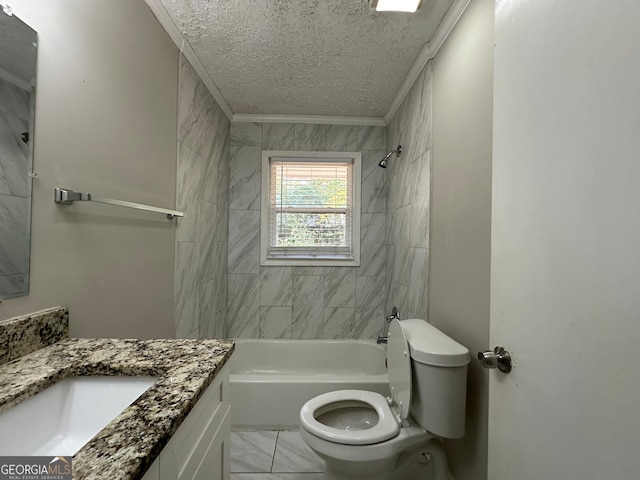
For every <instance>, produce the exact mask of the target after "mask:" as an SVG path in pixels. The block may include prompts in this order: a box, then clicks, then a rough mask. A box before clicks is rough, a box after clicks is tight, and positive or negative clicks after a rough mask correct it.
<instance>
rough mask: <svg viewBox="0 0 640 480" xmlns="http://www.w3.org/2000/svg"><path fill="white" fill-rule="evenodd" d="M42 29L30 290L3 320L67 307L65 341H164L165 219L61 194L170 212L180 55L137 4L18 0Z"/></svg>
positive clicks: (4, 310) (167, 303)
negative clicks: (56, 198) (71, 200)
mask: <svg viewBox="0 0 640 480" xmlns="http://www.w3.org/2000/svg"><path fill="white" fill-rule="evenodd" d="M11 6H12V7H13V10H14V13H15V14H16V15H17V16H18V17H20V18H21V19H22V20H24V21H25V22H26V23H28V24H29V25H31V26H32V27H33V28H34V29H35V30H37V31H38V33H39V39H40V40H39V51H38V86H37V88H38V91H37V100H36V126H35V138H34V148H35V152H34V154H35V163H34V168H35V171H36V172H37V173H38V174H39V176H38V178H37V179H36V180H35V181H34V184H33V229H32V247H31V252H32V263H31V291H30V294H29V295H28V296H26V297H21V298H16V299H12V300H7V301H5V302H3V303H2V304H1V305H0V319H6V318H11V317H13V316H15V315H20V314H25V313H30V312H33V311H36V310H40V309H43V308H47V307H51V306H53V305H65V306H68V307H69V308H70V311H71V315H72V317H71V318H72V321H71V335H72V336H82V337H139V338H149V337H172V336H173V333H174V328H173V313H174V303H173V288H174V255H173V251H174V244H175V231H174V228H175V227H174V223H173V222H170V221H168V220H167V219H166V218H165V217H164V216H162V215H157V214H151V213H144V212H139V211H134V210H128V209H122V208H118V207H113V206H108V205H99V204H76V205H74V206H72V207H62V206H59V205H55V204H54V203H53V200H52V197H53V189H54V187H56V186H64V187H68V188H72V189H75V190H78V191H88V192H93V193H95V194H101V195H104V196H109V197H115V198H121V199H124V200H130V201H134V202H140V203H147V204H152V205H154V204H155V205H158V206H164V207H167V208H170V207H173V206H174V198H175V184H176V168H175V167H176V119H177V94H176V92H177V91H178V82H177V80H178V52H177V50H176V48H175V46H174V45H173V43H172V42H171V41H170V39H169V38H168V37H167V35H166V34H165V32H164V31H163V29H162V28H161V27H160V25H159V24H158V22H157V21H156V20H155V18H154V17H153V15H152V14H151V12H150V11H149V9H148V7H147V6H146V5H145V4H144V3H143V2H131V1H129V0H114V1H110V2H84V1H80V0H57V1H55V2H41V1H39V0H15V1H12V2H11Z"/></svg>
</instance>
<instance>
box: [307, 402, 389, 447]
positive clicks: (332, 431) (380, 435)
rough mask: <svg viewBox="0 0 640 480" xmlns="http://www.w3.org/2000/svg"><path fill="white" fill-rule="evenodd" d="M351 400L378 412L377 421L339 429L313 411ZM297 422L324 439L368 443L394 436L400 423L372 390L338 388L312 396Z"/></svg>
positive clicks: (336, 441) (343, 442)
mask: <svg viewBox="0 0 640 480" xmlns="http://www.w3.org/2000/svg"><path fill="white" fill-rule="evenodd" d="M349 401H355V402H361V403H364V404H366V405H368V406H370V407H371V408H372V409H373V410H374V411H375V413H376V414H377V416H378V422H377V423H376V424H375V425H374V426H373V427H371V428H367V429H364V430H343V429H339V428H334V427H331V426H329V425H325V424H324V423H322V422H319V421H318V420H317V419H316V416H315V415H316V412H318V411H319V410H321V409H325V408H326V409H327V411H331V404H335V408H336V409H340V408H342V406H341V405H340V404H344V403H345V402H349ZM300 424H301V426H302V428H304V429H305V430H306V431H308V432H309V433H311V434H312V435H315V436H316V437H319V438H322V439H324V440H326V441H329V442H333V443H338V444H342V445H372V444H375V443H380V442H384V441H386V440H389V439H390V438H393V437H396V436H397V435H398V433H399V432H400V425H399V424H398V420H397V417H396V413H394V412H393V410H392V409H391V407H389V404H388V403H387V399H386V398H385V397H383V396H382V395H380V394H379V393H376V392H369V391H366V390H338V391H334V392H328V393H324V394H322V395H318V396H317V397H315V398H312V399H311V400H309V401H308V402H307V403H305V404H304V405H303V407H302V409H301V410H300Z"/></svg>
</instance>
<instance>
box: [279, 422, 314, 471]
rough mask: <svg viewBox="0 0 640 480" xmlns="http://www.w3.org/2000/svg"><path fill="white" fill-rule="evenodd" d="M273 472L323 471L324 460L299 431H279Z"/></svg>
mask: <svg viewBox="0 0 640 480" xmlns="http://www.w3.org/2000/svg"><path fill="white" fill-rule="evenodd" d="M272 471H273V472H308V473H313V472H323V471H324V462H323V461H322V460H321V459H320V457H318V456H317V455H316V454H315V453H313V451H312V450H311V449H310V448H309V447H308V446H307V444H306V443H305V442H304V440H302V438H301V437H300V433H298V432H288V431H281V432H278V443H277V446H276V454H275V456H274V458H273V468H272Z"/></svg>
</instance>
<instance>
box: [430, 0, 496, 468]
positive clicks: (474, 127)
mask: <svg viewBox="0 0 640 480" xmlns="http://www.w3.org/2000/svg"><path fill="white" fill-rule="evenodd" d="M493 8H494V2H493V1H492V0H473V1H472V2H471V3H470V4H469V7H468V8H467V10H466V11H465V13H464V14H463V16H462V17H461V19H460V20H459V22H458V24H457V25H456V26H455V28H454V30H453V32H452V33H451V35H450V36H449V38H447V40H446V42H445V44H444V45H443V47H442V48H441V49H440V51H439V52H438V54H437V56H436V58H435V60H434V62H433V79H434V80H433V84H434V85H433V167H432V168H433V170H432V172H433V183H432V184H433V191H432V210H431V212H432V218H431V244H430V247H431V264H430V282H429V321H430V322H431V323H432V324H433V325H435V326H436V327H438V328H439V329H441V330H442V331H444V332H445V333H447V334H448V335H450V336H451V337H453V338H455V339H456V340H457V341H459V342H460V343H462V344H463V345H465V346H466V347H467V348H468V349H469V350H470V351H471V354H472V362H471V364H470V365H469V376H468V379H469V380H468V395H467V431H466V435H465V437H464V438H463V439H462V440H456V441H448V442H446V447H447V452H448V455H449V460H450V468H451V471H452V472H453V474H454V476H455V478H456V480H481V479H486V478H487V399H488V389H489V386H488V372H487V371H486V370H483V369H482V368H481V367H480V366H479V364H478V362H476V361H475V359H474V356H475V354H476V353H477V352H478V351H481V350H487V349H488V348H489V346H490V345H489V283H490V254H491V156H492V114H493V111H492V101H493Z"/></svg>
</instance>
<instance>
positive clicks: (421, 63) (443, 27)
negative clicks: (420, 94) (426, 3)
mask: <svg viewBox="0 0 640 480" xmlns="http://www.w3.org/2000/svg"><path fill="white" fill-rule="evenodd" d="M470 2H471V0H455V1H454V2H453V5H451V8H450V9H449V11H448V12H447V14H446V15H445V16H444V18H443V19H442V22H440V25H438V28H437V29H436V31H435V32H434V34H433V36H432V37H431V40H429V41H428V42H427V43H426V44H425V45H424V47H422V50H420V53H419V54H418V56H417V58H416V60H415V62H413V65H411V68H410V69H409V73H407V76H406V77H404V80H403V81H402V85H400V88H399V89H398V91H397V92H396V94H395V96H394V97H393V100H392V101H391V104H390V105H389V108H388V109H387V112H386V113H385V114H384V121H385V123H386V124H389V122H391V119H392V118H393V116H394V115H395V113H396V111H397V110H398V108H399V107H400V105H401V104H402V102H403V101H404V99H405V97H406V96H407V94H408V93H409V90H411V87H412V86H413V84H414V82H415V81H416V79H417V78H418V76H419V75H420V72H422V69H423V68H424V67H425V65H426V64H427V63H428V62H429V60H431V59H433V57H435V55H436V54H437V53H438V50H440V47H441V46H442V45H443V44H444V42H445V40H446V39H447V37H448V36H449V34H450V33H451V30H453V27H455V25H456V23H458V20H459V19H460V17H461V16H462V14H463V13H464V11H465V10H466V8H467V7H468V6H469V3H470Z"/></svg>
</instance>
